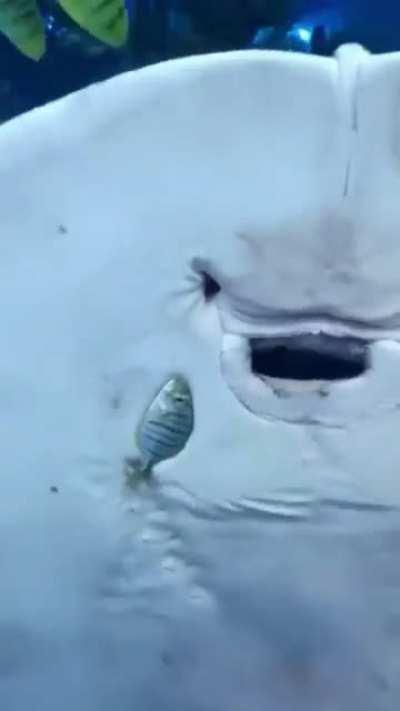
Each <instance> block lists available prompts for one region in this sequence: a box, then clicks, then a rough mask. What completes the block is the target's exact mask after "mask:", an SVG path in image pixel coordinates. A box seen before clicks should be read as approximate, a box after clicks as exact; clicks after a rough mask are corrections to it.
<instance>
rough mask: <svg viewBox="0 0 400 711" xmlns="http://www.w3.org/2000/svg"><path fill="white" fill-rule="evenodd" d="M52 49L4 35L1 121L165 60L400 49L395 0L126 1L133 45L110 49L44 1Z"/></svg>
mask: <svg viewBox="0 0 400 711" xmlns="http://www.w3.org/2000/svg"><path fill="white" fill-rule="evenodd" d="M39 4H40V7H41V9H42V13H43V16H44V18H45V21H46V27H47V45H48V51H47V53H46V55H45V57H44V58H43V59H42V60H41V61H40V62H38V63H36V62H33V61H31V60H29V59H26V58H25V57H23V56H22V55H21V54H20V53H19V52H18V51H17V50H16V49H14V47H13V46H12V45H11V44H10V43H9V42H8V40H7V39H6V38H5V37H3V35H0V122H1V121H4V120H7V119H8V118H11V117H12V116H15V115H16V114H18V113H21V112H23V111H27V110H29V109H30V108H33V107H35V106H39V105H41V104H44V103H46V102H48V101H51V100H52V99H55V98H58V97H60V96H63V95H65V94H67V93H70V92H71V91H74V90H76V89H79V88H81V87H84V86H87V85H88V84H90V83H92V82H93V81H98V80H101V79H104V78H107V77H110V76H113V75H115V74H118V73H120V72H122V71H126V70H128V69H131V68H136V67H140V66H143V65H146V64H151V63H154V62H158V61H161V60H164V59H168V58H173V57H181V56H185V55H188V54H198V53H205V52H215V51H229V50H232V49H243V48H259V47H261V48H262V47H266V48H268V47H270V48H280V49H285V50H287V51H300V52H311V53H315V54H322V55H324V54H325V55H329V54H331V53H332V52H333V51H334V50H335V48H336V47H337V46H338V45H339V44H341V43H343V42H346V41H347V42H353V41H356V42H361V43H362V44H364V45H365V46H366V47H367V48H368V49H370V50H371V51H373V52H388V51H394V50H400V2H397V0H380V1H379V2H377V0H336V1H335V0H319V1H318V0H126V4H127V7H128V11H129V14H130V17H131V32H130V38H129V42H128V44H127V46H126V47H124V49H122V50H111V49H109V48H107V47H105V46H104V45H102V44H101V43H99V42H97V41H96V40H94V39H92V38H91V37H90V35H88V34H87V33H85V32H83V31H81V30H80V29H79V28H78V27H77V26H76V25H75V24H74V23H73V22H72V21H70V20H69V18H68V17H67V16H66V15H65V14H64V13H63V12H62V10H61V9H60V8H59V7H58V6H57V2H56V0H39Z"/></svg>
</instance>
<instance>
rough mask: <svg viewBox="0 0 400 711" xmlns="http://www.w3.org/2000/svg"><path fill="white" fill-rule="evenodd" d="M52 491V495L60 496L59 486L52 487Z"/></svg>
mask: <svg viewBox="0 0 400 711" xmlns="http://www.w3.org/2000/svg"><path fill="white" fill-rule="evenodd" d="M50 491H51V493H52V494H58V486H51V487H50Z"/></svg>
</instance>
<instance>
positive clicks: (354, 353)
mask: <svg viewBox="0 0 400 711" xmlns="http://www.w3.org/2000/svg"><path fill="white" fill-rule="evenodd" d="M249 347H250V363H251V370H252V372H253V374H254V375H258V376H264V377H267V378H279V379H284V380H291V381H313V380H318V381H329V382H334V381H339V380H340V381H341V380H349V379H351V378H357V377H359V376H361V375H363V374H364V373H365V372H366V371H367V370H368V368H369V367H370V361H369V343H368V341H364V340H361V339H357V338H350V337H349V338H346V337H337V336H328V335H325V334H302V335H300V336H287V337H282V338H250V339H249Z"/></svg>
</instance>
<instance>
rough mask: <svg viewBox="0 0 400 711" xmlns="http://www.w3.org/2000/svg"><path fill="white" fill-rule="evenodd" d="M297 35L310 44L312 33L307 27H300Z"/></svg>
mask: <svg viewBox="0 0 400 711" xmlns="http://www.w3.org/2000/svg"><path fill="white" fill-rule="evenodd" d="M297 34H298V36H299V37H300V39H301V40H302V41H303V42H309V41H310V39H311V34H312V33H311V30H308V29H307V28H306V27H299V28H298V29H297Z"/></svg>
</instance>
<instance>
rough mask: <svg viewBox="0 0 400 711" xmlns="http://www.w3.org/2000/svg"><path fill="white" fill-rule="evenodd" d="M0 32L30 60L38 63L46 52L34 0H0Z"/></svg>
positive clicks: (41, 23)
mask: <svg viewBox="0 0 400 711" xmlns="http://www.w3.org/2000/svg"><path fill="white" fill-rule="evenodd" d="M0 32H2V33H3V34H4V35H6V37H8V39H9V40H10V42H12V44H14V45H15V46H16V47H17V48H18V49H19V50H20V52H22V54H25V55H26V56H27V57H29V58H30V59H35V60H36V61H38V60H39V59H40V58H41V57H42V56H43V54H44V53H45V51H46V35H45V30H44V23H43V20H42V18H41V16H40V13H39V8H38V5H37V2H36V0H0Z"/></svg>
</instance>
